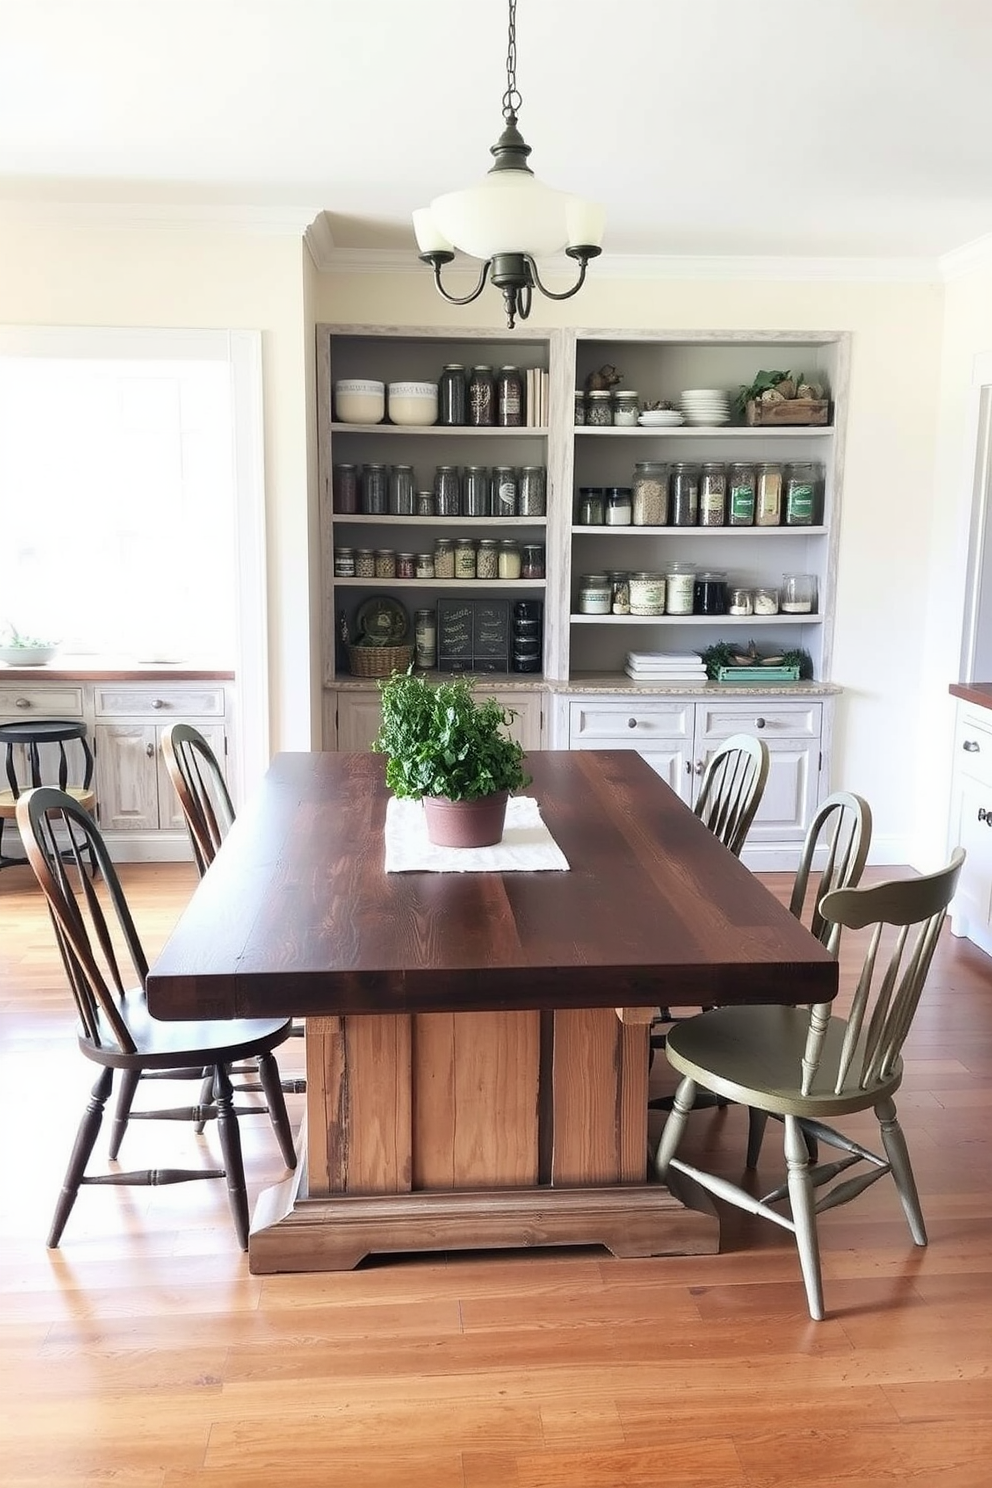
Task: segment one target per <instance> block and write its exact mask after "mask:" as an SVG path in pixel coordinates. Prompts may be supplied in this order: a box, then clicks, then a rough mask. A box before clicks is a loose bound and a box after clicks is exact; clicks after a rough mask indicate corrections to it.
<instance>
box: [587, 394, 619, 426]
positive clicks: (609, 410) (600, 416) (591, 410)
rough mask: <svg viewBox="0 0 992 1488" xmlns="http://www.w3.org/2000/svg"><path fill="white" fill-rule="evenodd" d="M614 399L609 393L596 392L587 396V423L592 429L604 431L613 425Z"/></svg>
mask: <svg viewBox="0 0 992 1488" xmlns="http://www.w3.org/2000/svg"><path fill="white" fill-rule="evenodd" d="M612 404H613V398H612V395H611V394H610V393H609V392H605V391H598V390H597V391H596V392H592V393H587V394H586V423H587V424H589V425H590V426H591V427H592V428H596V429H604V428H607V427H608V426H610V425H611V424H612V423H613V407H612Z"/></svg>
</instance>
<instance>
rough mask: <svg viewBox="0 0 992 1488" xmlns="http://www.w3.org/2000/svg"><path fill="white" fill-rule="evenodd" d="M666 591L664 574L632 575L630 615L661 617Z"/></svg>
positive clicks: (663, 611) (663, 610)
mask: <svg viewBox="0 0 992 1488" xmlns="http://www.w3.org/2000/svg"><path fill="white" fill-rule="evenodd" d="M666 589H667V583H666V580H665V575H664V574H660V573H632V574H631V576H630V613H631V614H632V615H663V614H664V613H665V591H666Z"/></svg>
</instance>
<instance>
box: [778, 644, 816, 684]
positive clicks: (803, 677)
mask: <svg viewBox="0 0 992 1488" xmlns="http://www.w3.org/2000/svg"><path fill="white" fill-rule="evenodd" d="M782 665H783V666H797V667H798V668H799V678H800V681H803V682H810V681H812V679H813V658H812V656H810V654H809V652H808V651H806V650H804V649H803V647H802V646H794V647H793V648H792V650H791V651H783V652H782Z"/></svg>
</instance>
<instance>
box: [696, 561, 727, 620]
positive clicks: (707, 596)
mask: <svg viewBox="0 0 992 1488" xmlns="http://www.w3.org/2000/svg"><path fill="white" fill-rule="evenodd" d="M692 612H693V614H694V615H725V614H726V613H727V575H726V574H725V573H720V572H718V571H717V570H716V569H704V570H703V571H702V572H701V573H697V575H696V578H695V581H694V583H693V586H692Z"/></svg>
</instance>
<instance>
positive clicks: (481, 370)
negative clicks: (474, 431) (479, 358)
mask: <svg viewBox="0 0 992 1488" xmlns="http://www.w3.org/2000/svg"><path fill="white" fill-rule="evenodd" d="M468 421H469V423H470V424H473V425H474V426H475V427H476V428H482V427H488V426H489V425H491V424H495V422H496V384H495V382H494V381H493V369H492V367H484V366H481V365H480V366H477V367H473V368H472V375H471V377H470V378H469V380H468Z"/></svg>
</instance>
